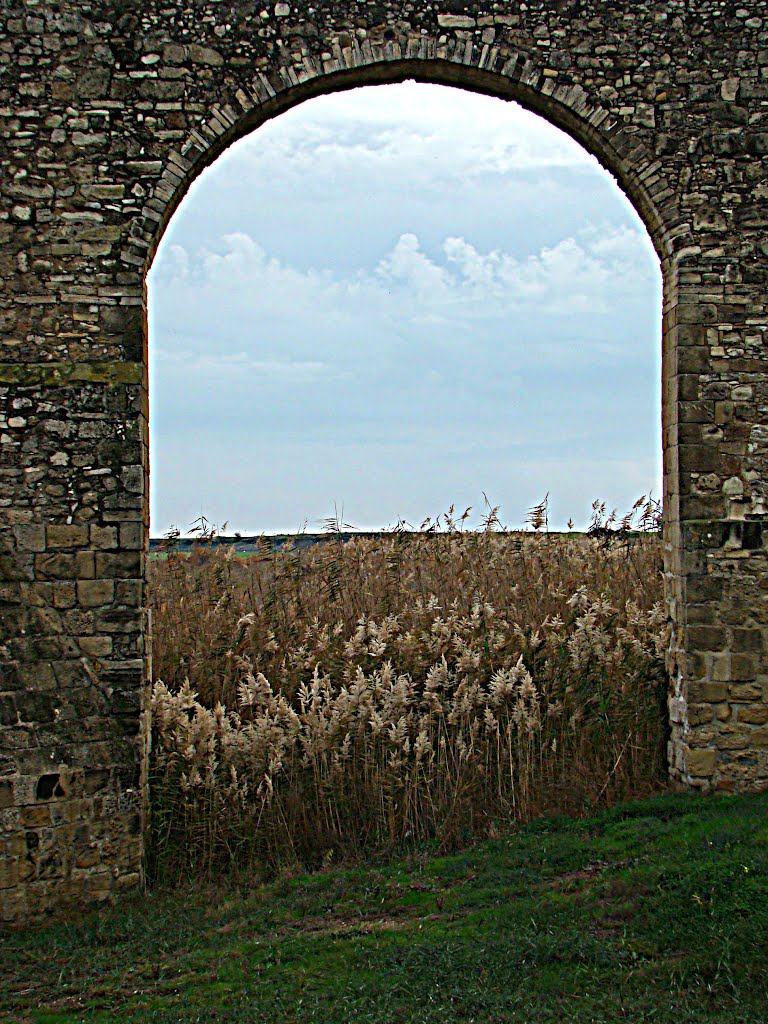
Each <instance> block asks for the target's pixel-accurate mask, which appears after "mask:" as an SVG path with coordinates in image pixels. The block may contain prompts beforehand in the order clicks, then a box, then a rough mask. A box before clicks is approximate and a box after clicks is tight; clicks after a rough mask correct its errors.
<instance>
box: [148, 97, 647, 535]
mask: <svg viewBox="0 0 768 1024" xmlns="http://www.w3.org/2000/svg"><path fill="white" fill-rule="evenodd" d="M149 310H150V373H151V376H150V384H151V419H150V422H151V468H152V478H151V480H152V484H151V498H152V533H153V535H159V534H161V533H163V532H165V531H166V530H167V529H169V528H170V527H171V526H174V525H175V526H178V527H179V528H180V529H181V530H182V532H186V531H187V529H188V528H189V526H190V524H191V523H193V521H194V520H196V519H197V518H198V517H199V516H200V515H201V514H202V515H205V516H206V517H207V519H208V520H209V521H210V522H213V523H215V524H218V525H221V524H222V523H224V522H225V521H228V523H229V530H228V532H232V531H235V530H239V531H241V532H243V533H251V532H255V533H259V532H272V531H290V532H292V531H295V530H297V529H301V528H302V527H304V526H305V525H306V527H307V528H308V529H310V530H312V529H317V528H318V526H319V524H320V522H321V521H322V520H323V519H324V518H325V517H327V516H329V515H333V514H334V511H335V510H336V511H338V512H339V513H340V514H341V513H342V511H343V517H344V519H345V520H346V521H347V522H349V523H352V524H354V525H355V526H357V527H360V528H381V527H385V526H387V525H392V524H394V523H395V522H397V521H398V519H405V520H407V521H409V522H411V523H414V524H418V523H420V522H421V521H422V520H423V519H424V518H425V517H426V516H433V517H434V516H436V515H439V514H440V513H442V512H445V511H446V510H447V508H448V507H449V505H451V504H452V503H453V504H455V505H456V506H457V508H460V509H462V510H463V508H464V507H466V506H469V505H472V506H474V507H475V508H476V509H478V511H480V510H481V509H482V504H483V492H484V493H485V494H486V495H487V496H488V498H489V499H490V500H491V501H492V502H493V503H494V504H500V505H501V507H502V520H503V521H504V522H505V523H507V524H508V525H510V526H519V525H521V523H522V521H523V519H524V517H525V513H526V510H527V509H528V508H529V507H530V506H531V505H533V504H535V503H536V502H538V501H540V500H541V499H542V498H543V497H544V495H545V493H547V492H549V495H550V523H551V525H552V526H554V527H561V526H563V525H564V524H565V523H566V521H567V520H568V518H569V517H572V518H573V520H574V521H575V523H576V524H577V525H579V526H582V525H584V524H585V523H586V522H587V521H588V519H589V511H590V505H591V502H592V500H593V499H595V498H598V497H599V498H602V499H605V500H606V501H607V502H608V503H609V505H611V506H618V507H619V509H620V510H622V511H625V510H626V509H628V507H629V506H630V505H631V504H632V502H633V501H634V499H635V498H637V497H639V496H640V494H643V493H647V492H648V491H649V490H650V489H653V491H654V493H655V494H656V495H659V494H660V493H661V428H660V417H661V412H660V344H661V343H660V330H661V274H660V270H659V266H658V260H657V258H656V255H655V253H654V252H653V249H652V246H651V243H650V240H649V238H648V236H647V233H646V231H645V228H644V227H643V225H642V223H641V221H640V219H639V218H638V216H637V214H636V213H635V212H634V210H633V208H632V207H631V206H630V204H629V203H628V201H627V200H626V199H625V197H624V196H623V195H622V193H621V191H620V190H619V188H618V186H617V185H616V183H615V181H614V180H613V179H612V178H611V176H610V175H609V174H608V173H607V172H606V171H604V170H603V169H602V168H601V167H600V166H599V165H598V163H597V161H596V160H595V159H594V158H593V157H591V156H590V155H589V154H588V153H586V152H585V151H584V150H583V149H582V148H581V147H580V146H579V145H578V144H577V143H575V142H574V141H573V140H571V139H570V138H568V137H567V136H566V135H564V134H563V133H562V132H560V131H558V130H557V129H555V128H554V127H552V126H551V125H549V124H547V122H545V121H543V120H542V119H541V118H539V117H537V116H535V115H533V114H531V113H529V112H527V111H525V110H523V109H522V108H521V107H519V106H518V105H516V104H513V103H504V102H502V101H500V100H495V99H492V98H489V97H482V96H477V95H473V94H471V93H468V92H464V91H460V90H456V89H449V88H447V87H444V86H429V85H423V84H417V83H414V82H406V83H404V84H402V85H390V86H377V87H369V88H365V89H355V90H352V91H350V92H345V93H337V94H335V95H332V96H326V97H321V98H318V99H314V100H310V101H308V102H306V103H304V104H301V105H300V106H298V107H295V108H294V109H292V110H291V111H289V112H287V113H285V114H283V115H281V116H280V117H278V118H276V119H275V120H273V121H270V122H269V123H267V124H266V125H264V126H263V127H261V128H259V129H258V130H257V131H255V132H254V133H253V134H251V135H250V136H248V137H247V138H245V139H243V140H242V141H240V142H239V143H237V144H236V145H234V146H232V147H231V148H230V149H229V150H228V151H227V152H226V153H225V154H224V155H223V156H222V157H221V158H220V159H219V160H218V161H217V162H216V164H214V165H213V166H212V167H211V168H209V169H208V170H207V171H206V172H204V173H203V174H202V175H201V176H200V177H199V178H198V180H197V181H196V182H195V184H194V185H193V187H192V189H191V190H190V192H189V194H188V196H187V197H186V198H185V200H184V201H183V203H182V204H181V206H180V207H179V209H178V211H177V213H176V214H175V216H174V218H173V220H172V222H171V224H170V226H169V228H168V230H167V232H166V234H165V237H164V238H163V241H162V243H161V246H160V249H159V252H158V255H157V257H156V259H155V262H154V265H153V267H152V270H151V273H150V276H149Z"/></svg>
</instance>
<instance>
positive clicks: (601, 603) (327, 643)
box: [150, 503, 667, 878]
mask: <svg viewBox="0 0 768 1024" xmlns="http://www.w3.org/2000/svg"><path fill="white" fill-rule="evenodd" d="M535 511H536V510H533V512H534V513H535ZM594 512H595V515H594V519H593V528H592V531H591V535H590V536H584V535H575V534H573V535H561V534H559V535H558V534H546V533H543V534H542V533H538V532H535V533H508V532H504V531H500V530H499V528H498V522H497V519H496V512H495V510H490V512H489V515H488V517H487V519H486V523H485V528H484V529H482V530H479V531H464V530H463V522H464V517H458V518H456V517H454V515H453V514H452V513H449V515H448V516H446V517H443V518H442V519H441V520H440V521H439V523H437V524H434V523H429V524H427V527H426V528H425V529H424V530H422V531H419V532H409V531H406V530H403V529H400V530H397V531H395V532H393V533H391V534H389V535H386V536H382V537H380V538H377V539H363V538H356V539H353V540H350V541H347V542H343V541H342V539H341V537H340V536H339V535H338V525H337V524H331V525H332V529H331V531H330V533H329V536H328V538H327V540H325V541H324V542H322V543H320V544H317V545H314V546H311V547H303V546H301V545H293V546H289V547H288V548H287V549H285V548H284V549H282V550H279V551H275V550H273V549H272V547H271V545H270V543H269V542H268V541H266V540H265V541H264V542H263V543H262V544H261V545H260V546H259V549H258V551H257V553H256V554H255V555H253V556H252V557H248V558H238V557H236V556H235V555H234V554H233V553H232V551H231V550H230V551H225V550H224V549H222V548H217V547H213V546H211V545H209V544H202V545H201V546H199V547H198V548H197V549H196V550H195V551H194V552H193V553H192V554H191V555H190V556H182V555H180V554H176V553H173V552H171V553H170V554H169V555H168V556H167V557H166V558H164V559H162V560H157V561H155V562H154V563H153V565H152V571H151V574H150V582H151V602H152V609H153V624H154V626H153V629H154V641H153V660H154V672H155V681H154V686H153V698H152V708H153V755H152V771H151V787H152V806H153V818H152V850H153V868H154V871H155V874H156V875H158V876H161V877H164V878H172V877H173V878H179V877H184V876H185V875H188V874H189V873H194V874H195V875H196V876H198V877H200V876H203V877H209V878H210V877H212V876H213V875H214V874H216V873H217V872H219V871H221V870H224V869H233V868H234V869H236V870H239V871H244V872H247V873H251V874H253V873H256V874H257V875H262V874H264V873H267V872H271V871H274V870H276V869H280V868H284V867H286V866H292V865H301V866H310V867H311V866H318V865H321V864H323V863H327V862H329V861H330V860H341V859H353V858H358V857H360V856H362V855H371V854H372V853H377V852H380V851H382V850H389V849H393V848H399V847H402V846H403V845H404V844H406V845H407V844H413V843H418V842H423V841H425V840H436V841H439V842H440V843H441V844H443V845H444V846H454V845H456V844H459V843H462V842H464V841H467V840H469V839H472V838H477V837H480V836H487V835H493V834H498V833H499V832H500V831H503V830H504V829H508V828H509V827H510V825H512V824H513V823H514V822H515V821H517V820H521V819H526V818H530V817H531V816H532V815H535V814H538V813H541V812H543V811H548V812H552V811H554V812H565V813H579V812H580V811H582V810H584V809H586V808H589V807H592V806H594V805H595V804H596V803H598V802H610V801H615V800H618V799H624V798H627V797H629V796H633V795H640V794H644V793H647V792H648V791H650V790H652V789H653V788H655V787H658V786H659V785H660V784H661V783H662V780H663V777H664V755H665V741H666V690H667V680H666V674H665V670H664V651H665V648H666V645H667V625H666V615H665V612H664V606H663V601H662V567H661V544H660V542H659V537H658V535H657V534H656V533H654V532H639V533H638V532H633V531H631V530H630V529H629V528H628V527H630V526H631V525H632V522H631V521H630V520H629V519H625V521H624V522H623V523H620V524H617V523H616V522H615V520H614V519H613V518H611V517H608V519H606V517H605V514H604V509H602V508H601V506H599V505H597V504H596V505H595V508H594ZM643 514H644V515H645V519H644V520H643V523H646V522H647V519H648V514H649V506H645V508H644V509H643V507H641V506H640V505H639V503H638V506H637V507H636V508H635V510H634V515H635V517H636V518H637V517H640V518H642V517H643ZM540 520H541V515H539V516H538V517H537V524H538V525H539V526H541V525H543V524H542V522H541V521H540ZM544 521H545V520H544ZM534 525H536V524H534Z"/></svg>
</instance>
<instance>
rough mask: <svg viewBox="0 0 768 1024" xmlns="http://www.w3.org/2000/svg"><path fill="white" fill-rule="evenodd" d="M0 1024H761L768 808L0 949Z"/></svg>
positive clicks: (409, 862)
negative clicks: (647, 1023)
mask: <svg viewBox="0 0 768 1024" xmlns="http://www.w3.org/2000/svg"><path fill="white" fill-rule="evenodd" d="M0 963H2V984H1V985H0V1020H3V1021H14V1022H26V1021H30V1022H32V1021H33V1022H36V1024H65V1022H66V1024H74V1022H75V1021H95V1022H103V1024H106V1022H113V1021H136V1022H138V1021H141V1022H145V1021H146V1022H165V1024H171V1022H185V1024H191V1022H209V1021H210V1022H232V1024H249V1022H254V1024H256V1022H258V1024H278V1022H279V1024H287V1022H308V1021H322V1022H324V1024H336V1022H338V1024H341V1022H345V1024H346V1022H355V1024H358V1022H360V1024H362V1022H366V1021H371V1022H376V1024H390V1022H392V1024H395V1022H398V1024H406V1022H410V1024H417V1022H419V1024H420V1022H425V1024H426V1022H430V1024H432V1022H434V1024H437V1022H451V1024H454V1022H466V1024H469V1022H472V1021H477V1022H478V1024H479V1022H483V1024H489V1022H490V1024H493V1022H502V1021H504V1022H506V1021H510V1022H512V1021H516V1022H517V1021H519V1022H521V1024H522V1022H525V1024H550V1022H551V1024H555V1022H557V1024H560V1022H570V1024H581V1022H584V1024H586V1022H591V1024H598V1022H611V1024H613V1022H616V1021H622V1020H629V1021H633V1022H639V1021H656V1022H664V1024H666V1022H672V1021H674V1022H675V1024H694V1022H705V1021H706V1022H708V1024H713V1022H722V1024H761V1022H764V1021H768V794H763V795H762V796H751V797H710V798H704V797H693V796H686V795H675V796H662V797H658V798H655V799H652V800H646V801H643V802H637V803H633V804H629V805H625V806H619V807H615V808H613V809H612V810H610V811H606V812H603V813H600V814H598V815H595V816H594V817H591V818H588V819H583V820H570V819H562V818H561V819H547V820H541V821H536V822H534V823H532V824H530V825H528V826H526V827H524V828H522V829H521V830H520V832H519V833H518V834H516V835H514V836H512V837H510V838H508V839H504V840H497V841H493V842H486V843H484V844H482V845H481V846H477V847H474V848H472V849H470V850H467V851H465V852H462V853H458V854H453V855H450V856H439V855H437V854H435V853H430V852H429V851H421V852H419V853H418V854H414V855H411V856H410V857H409V858H408V859H406V860H403V861H402V862H399V863H395V864H390V865H386V866H373V867H370V866H369V867H367V868H354V869H333V870H329V871H327V872H324V873H322V874H318V875H314V876H302V877H297V878H291V879H282V880H280V881H279V882H277V883H275V884H273V885H270V886H268V887H263V888H256V889H250V890H249V889H248V888H247V887H243V888H242V889H241V890H236V889H233V887H232V886H229V887H228V888H221V889H219V890H216V891H213V892H211V891H199V890H195V889H194V888H193V889H191V890H190V891H183V892H182V891H176V892H165V893H156V894H154V895H152V896H151V897H149V898H146V899H136V900H134V901H131V902H126V903H124V904H122V905H121V906H119V907H115V908H112V909H108V910H103V911H101V912H99V913H95V914H92V915H91V916H89V917H87V918H85V919H83V920H82V921H80V922H79V923H77V924H74V923H71V924H65V923H59V924H55V925H48V926H45V927H41V928H38V929H34V930H29V931H27V932H25V933H22V934H18V933H11V934H8V933H6V934H4V935H2V936H0Z"/></svg>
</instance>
